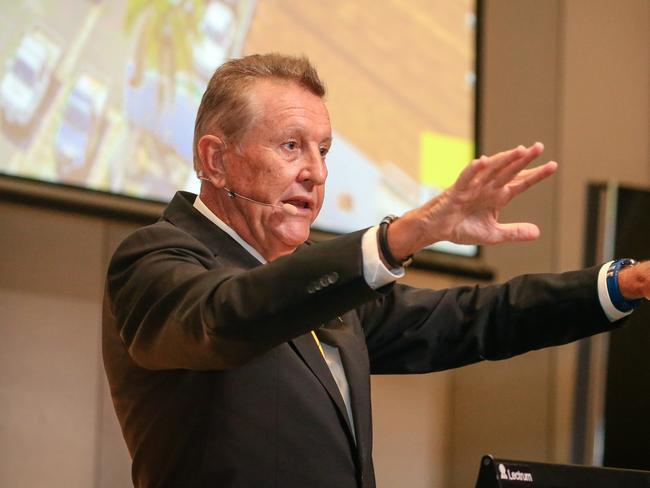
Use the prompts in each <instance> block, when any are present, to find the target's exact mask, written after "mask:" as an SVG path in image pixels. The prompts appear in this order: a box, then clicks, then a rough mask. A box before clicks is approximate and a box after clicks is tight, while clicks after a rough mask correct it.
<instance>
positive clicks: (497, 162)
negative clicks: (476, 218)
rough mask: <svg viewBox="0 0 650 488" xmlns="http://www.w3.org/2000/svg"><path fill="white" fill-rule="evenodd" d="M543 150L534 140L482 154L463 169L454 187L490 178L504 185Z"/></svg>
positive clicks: (541, 145)
mask: <svg viewBox="0 0 650 488" xmlns="http://www.w3.org/2000/svg"><path fill="white" fill-rule="evenodd" d="M543 151H544V145H543V144H542V143H541V142H536V143H535V144H533V145H532V146H530V147H528V148H527V147H524V146H521V145H520V146H517V147H515V148H513V149H509V150H507V151H502V152H500V153H497V154H495V155H493V156H489V157H488V156H485V155H483V156H481V157H480V158H477V159H475V160H474V161H472V162H471V163H470V164H469V165H468V166H467V167H466V168H465V169H464V170H463V172H462V173H461V174H460V176H459V177H458V180H457V181H456V187H457V188H459V189H461V188H467V187H469V186H471V185H475V184H481V183H487V182H489V181H491V180H495V181H494V183H495V186H504V185H505V184H506V183H508V182H509V181H510V180H512V178H514V177H515V176H516V175H517V173H519V172H520V171H521V170H522V169H523V168H525V167H526V166H527V165H528V164H530V162H531V161H532V160H533V159H535V158H536V157H537V156H539V155H540V154H541V153H542V152H543Z"/></svg>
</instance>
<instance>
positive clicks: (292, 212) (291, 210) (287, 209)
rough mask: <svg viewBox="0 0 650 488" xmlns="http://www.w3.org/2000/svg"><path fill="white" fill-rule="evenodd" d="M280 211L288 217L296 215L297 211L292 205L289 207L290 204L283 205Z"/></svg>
mask: <svg viewBox="0 0 650 488" xmlns="http://www.w3.org/2000/svg"><path fill="white" fill-rule="evenodd" d="M282 210H283V211H284V213H286V214H289V215H298V209H297V208H296V207H295V206H294V205H291V204H290V203H283V204H282Z"/></svg>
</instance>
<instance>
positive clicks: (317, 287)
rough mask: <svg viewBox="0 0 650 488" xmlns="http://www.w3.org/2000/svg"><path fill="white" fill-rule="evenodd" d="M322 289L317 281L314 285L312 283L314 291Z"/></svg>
mask: <svg viewBox="0 0 650 488" xmlns="http://www.w3.org/2000/svg"><path fill="white" fill-rule="evenodd" d="M322 289H323V287H322V286H321V285H320V283H319V282H318V281H317V282H316V283H314V290H316V291H321V290H322Z"/></svg>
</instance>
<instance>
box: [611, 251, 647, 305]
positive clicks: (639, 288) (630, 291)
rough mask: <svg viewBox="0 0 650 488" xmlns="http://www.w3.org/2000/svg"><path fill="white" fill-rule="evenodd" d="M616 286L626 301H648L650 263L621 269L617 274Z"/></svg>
mask: <svg viewBox="0 0 650 488" xmlns="http://www.w3.org/2000/svg"><path fill="white" fill-rule="evenodd" d="M618 286H619V289H620V291H621V294H622V295H623V296H624V297H625V298H627V299H628V300H636V299H638V298H645V299H646V300H650V261H644V262H642V263H639V264H638V265H636V266H632V267H629V268H624V269H622V270H621V272H620V273H619V274H618Z"/></svg>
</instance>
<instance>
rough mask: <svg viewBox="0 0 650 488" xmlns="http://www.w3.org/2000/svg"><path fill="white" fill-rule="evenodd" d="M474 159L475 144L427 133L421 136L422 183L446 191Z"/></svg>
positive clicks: (465, 140) (456, 138) (458, 138)
mask: <svg viewBox="0 0 650 488" xmlns="http://www.w3.org/2000/svg"><path fill="white" fill-rule="evenodd" d="M472 159H474V142H473V141H470V140H467V139H462V138H460V137H452V136H446V135H443V134H438V133H435V132H429V131H425V132H422V134H421V135H420V181H421V182H422V184H424V185H427V186H430V187H433V188H438V189H441V190H442V189H444V188H447V187H449V186H451V185H452V184H453V183H454V181H456V178H457V177H458V175H459V174H460V172H461V171H462V170H463V168H464V167H465V166H466V165H467V163H469V162H470V161H471V160H472Z"/></svg>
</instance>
